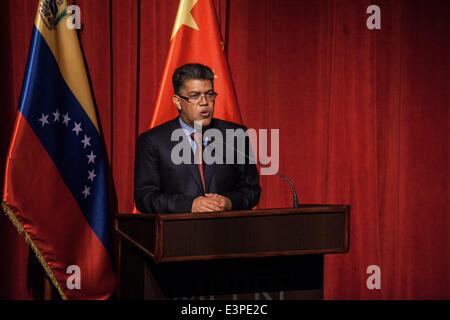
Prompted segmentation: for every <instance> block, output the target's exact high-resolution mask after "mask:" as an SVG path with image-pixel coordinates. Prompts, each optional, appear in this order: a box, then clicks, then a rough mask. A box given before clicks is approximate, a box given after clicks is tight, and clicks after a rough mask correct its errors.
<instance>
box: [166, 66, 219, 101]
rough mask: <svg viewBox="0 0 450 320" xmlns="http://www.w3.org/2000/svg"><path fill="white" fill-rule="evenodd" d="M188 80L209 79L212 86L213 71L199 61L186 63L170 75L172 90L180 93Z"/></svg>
mask: <svg viewBox="0 0 450 320" xmlns="http://www.w3.org/2000/svg"><path fill="white" fill-rule="evenodd" d="M189 80H209V81H211V84H212V85H213V86H214V72H212V70H211V69H210V68H209V67H207V66H204V65H202V64H200V63H188V64H185V65H183V66H181V67H179V68H178V69H177V70H175V72H174V73H173V76H172V85H173V91H174V93H175V94H180V93H181V91H182V90H183V89H184V84H185V82H186V81H189Z"/></svg>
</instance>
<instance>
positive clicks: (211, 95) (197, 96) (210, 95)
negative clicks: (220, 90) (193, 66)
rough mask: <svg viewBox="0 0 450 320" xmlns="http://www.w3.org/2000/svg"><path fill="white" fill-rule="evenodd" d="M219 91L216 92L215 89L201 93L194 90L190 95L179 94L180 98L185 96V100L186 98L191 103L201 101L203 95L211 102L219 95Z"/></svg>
mask: <svg viewBox="0 0 450 320" xmlns="http://www.w3.org/2000/svg"><path fill="white" fill-rule="evenodd" d="M217 95H218V94H217V92H214V91H213V90H210V91H207V92H204V93H201V92H193V93H191V94H190V95H189V97H184V96H181V95H179V94H177V96H179V97H180V98H183V99H184V100H186V101H187V102H189V103H193V104H196V103H199V102H200V101H201V100H202V98H203V97H205V99H206V101H207V102H211V101H214V100H215V99H216V97H217Z"/></svg>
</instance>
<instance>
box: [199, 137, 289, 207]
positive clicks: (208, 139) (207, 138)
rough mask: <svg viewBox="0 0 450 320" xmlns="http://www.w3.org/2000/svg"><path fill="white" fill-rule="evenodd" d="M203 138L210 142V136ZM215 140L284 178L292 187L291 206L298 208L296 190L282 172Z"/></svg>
mask: <svg viewBox="0 0 450 320" xmlns="http://www.w3.org/2000/svg"><path fill="white" fill-rule="evenodd" d="M206 132H207V131H206ZM205 138H206V141H207V143H209V142H211V137H209V136H205ZM214 139H217V137H215V136H214ZM217 140H218V141H219V142H220V143H223V144H225V145H226V146H227V147H230V148H232V149H233V150H234V151H237V152H239V153H240V154H243V155H244V156H245V157H246V158H247V159H249V160H251V161H254V163H256V164H258V165H260V166H261V167H264V168H266V169H268V170H270V171H271V172H273V173H274V174H276V175H277V176H279V177H280V178H282V179H284V180H286V181H287V182H288V183H289V184H290V185H291V188H292V198H293V206H292V207H293V208H298V197H297V191H296V190H295V187H294V184H293V183H292V181H291V180H290V179H288V178H287V177H286V176H284V175H282V174H280V173H278V172H276V171H275V170H272V169H271V168H270V167H269V166H267V165H265V164H262V163H261V162H259V161H258V160H256V159H254V158H253V157H251V156H249V155H247V154H245V153H242V152H241V151H240V150H238V149H236V148H235V147H234V145H233V146H230V145H229V144H228V143H226V142H224V141H220V139H217ZM249 145H250V144H249Z"/></svg>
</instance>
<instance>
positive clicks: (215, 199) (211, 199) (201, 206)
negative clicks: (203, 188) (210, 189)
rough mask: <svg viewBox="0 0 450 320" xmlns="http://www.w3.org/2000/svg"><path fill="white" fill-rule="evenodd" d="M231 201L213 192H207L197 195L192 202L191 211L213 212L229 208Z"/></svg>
mask: <svg viewBox="0 0 450 320" xmlns="http://www.w3.org/2000/svg"><path fill="white" fill-rule="evenodd" d="M231 206H232V205H231V201H230V199H228V198H227V197H224V196H221V195H219V194H215V193H207V194H205V196H204V197H203V196H201V197H197V198H195V199H194V202H193V203H192V209H191V212H214V211H225V210H230V209H231Z"/></svg>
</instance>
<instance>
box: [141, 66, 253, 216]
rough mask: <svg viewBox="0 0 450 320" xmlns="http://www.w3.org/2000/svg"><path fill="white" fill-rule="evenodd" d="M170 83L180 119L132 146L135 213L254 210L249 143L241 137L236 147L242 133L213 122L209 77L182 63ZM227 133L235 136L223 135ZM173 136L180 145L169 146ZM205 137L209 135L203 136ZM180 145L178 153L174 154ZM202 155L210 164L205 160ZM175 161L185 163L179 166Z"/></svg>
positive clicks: (208, 73) (204, 68)
mask: <svg viewBox="0 0 450 320" xmlns="http://www.w3.org/2000/svg"><path fill="white" fill-rule="evenodd" d="M172 83H173V87H174V96H173V102H174V104H175V106H176V108H177V109H178V111H179V116H178V117H177V118H175V119H173V120H170V121H168V122H165V123H163V124H162V125H159V126H157V127H154V128H152V129H150V130H148V131H147V132H145V133H143V134H142V135H141V136H140V137H139V139H138V142H137V146H136V158H135V177H134V181H135V183H134V185H135V186H134V198H135V203H136V208H137V209H138V210H139V211H140V212H152V213H170V212H213V211H224V210H246V209H251V208H253V207H254V206H255V205H257V204H258V202H259V197H260V194H261V188H260V186H259V175H258V171H257V169H256V166H255V164H254V161H252V160H253V158H252V156H251V155H252V153H251V147H250V142H249V139H248V137H247V136H245V138H244V140H243V141H244V142H243V144H241V145H240V147H239V148H236V144H235V142H236V140H239V137H238V136H239V134H241V135H242V133H243V132H246V128H245V127H243V126H240V125H238V124H235V123H232V122H228V121H223V120H219V119H215V118H213V114H214V104H215V98H216V96H217V93H215V92H214V73H213V72H212V71H211V69H210V68H208V67H207V66H204V65H201V64H187V65H184V66H182V67H180V68H178V69H177V70H175V72H174V74H173V77H172ZM230 130H231V131H232V132H236V133H237V134H236V135H235V136H232V135H230V134H228V135H227V133H230ZM175 132H181V135H178V137H179V138H181V140H180V139H175V141H174V138H173V136H174V133H175ZM208 132H213V133H214V134H213V135H210V136H209V137H208ZM175 136H176V135H175ZM241 141H242V140H241ZM180 146H181V147H182V150H181V153H179V152H174V150H179V148H180ZM242 147H243V148H242ZM183 153H184V154H183ZM203 154H209V155H210V158H211V157H212V158H211V159H213V160H214V161H213V163H211V160H210V161H204V160H203V159H204V157H202V155H203ZM243 155H245V157H242V156H243ZM178 156H183V159H188V160H189V161H184V163H179V161H178V159H175V158H177V157H178ZM186 156H187V157H186ZM178 158H179V157H178ZM238 158H240V159H241V160H242V158H243V159H244V161H237V159H238ZM231 159H232V160H233V161H230V160H231ZM230 162H232V163H230Z"/></svg>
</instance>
